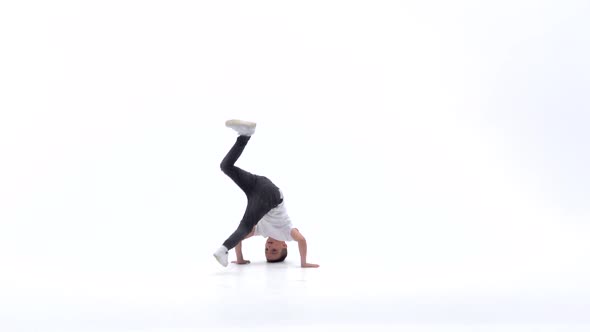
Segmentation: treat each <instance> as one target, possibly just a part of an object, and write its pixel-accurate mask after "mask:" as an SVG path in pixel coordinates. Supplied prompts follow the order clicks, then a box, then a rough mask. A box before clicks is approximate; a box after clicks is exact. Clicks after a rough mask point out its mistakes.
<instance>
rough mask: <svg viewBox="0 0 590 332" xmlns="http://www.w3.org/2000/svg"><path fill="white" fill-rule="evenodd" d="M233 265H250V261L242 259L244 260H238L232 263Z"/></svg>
mask: <svg viewBox="0 0 590 332" xmlns="http://www.w3.org/2000/svg"><path fill="white" fill-rule="evenodd" d="M232 263H234V264H239V265H242V264H250V261H247V260H245V259H242V260H238V261H232Z"/></svg>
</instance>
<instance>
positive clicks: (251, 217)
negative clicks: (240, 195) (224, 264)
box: [223, 195, 272, 250]
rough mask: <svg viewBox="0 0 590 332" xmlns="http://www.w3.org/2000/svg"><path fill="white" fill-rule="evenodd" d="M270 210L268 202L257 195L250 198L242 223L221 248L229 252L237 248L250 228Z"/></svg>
mask: <svg viewBox="0 0 590 332" xmlns="http://www.w3.org/2000/svg"><path fill="white" fill-rule="evenodd" d="M271 209H272V207H271V206H270V205H269V202H268V200H266V199H262V198H260V197H258V196H257V195H254V196H252V197H250V198H249V199H248V206H247V207H246V211H245V212H244V216H243V217H242V221H240V225H239V226H238V228H237V229H236V230H235V231H234V232H233V234H232V235H230V236H229V237H228V238H227V240H225V242H223V246H224V247H226V248H227V250H231V249H232V248H234V247H235V246H237V245H238V243H240V241H242V240H243V239H244V238H246V236H247V235H248V233H250V232H251V231H252V228H254V226H256V224H257V223H258V221H260V219H262V217H264V215H265V214H267V213H268V211H270V210H271Z"/></svg>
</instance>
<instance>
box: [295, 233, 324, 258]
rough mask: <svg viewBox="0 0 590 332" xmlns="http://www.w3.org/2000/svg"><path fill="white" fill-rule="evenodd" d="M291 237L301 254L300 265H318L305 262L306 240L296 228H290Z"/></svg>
mask: <svg viewBox="0 0 590 332" xmlns="http://www.w3.org/2000/svg"><path fill="white" fill-rule="evenodd" d="M291 237H292V238H293V240H295V241H297V244H298V245H299V255H301V267H320V266H319V265H318V264H311V263H308V262H307V241H306V240H305V238H304V237H303V235H301V233H299V230H298V229H297V228H293V229H292V230H291Z"/></svg>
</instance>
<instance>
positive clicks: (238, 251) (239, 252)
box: [232, 228, 254, 264]
mask: <svg viewBox="0 0 590 332" xmlns="http://www.w3.org/2000/svg"><path fill="white" fill-rule="evenodd" d="M253 235H254V228H252V231H251V232H250V233H248V235H246V237H245V238H244V240H245V239H247V238H249V237H251V236H253ZM236 259H237V260H235V261H232V263H235V264H249V263H250V261H248V260H245V259H244V255H242V241H240V243H238V245H237V246H236Z"/></svg>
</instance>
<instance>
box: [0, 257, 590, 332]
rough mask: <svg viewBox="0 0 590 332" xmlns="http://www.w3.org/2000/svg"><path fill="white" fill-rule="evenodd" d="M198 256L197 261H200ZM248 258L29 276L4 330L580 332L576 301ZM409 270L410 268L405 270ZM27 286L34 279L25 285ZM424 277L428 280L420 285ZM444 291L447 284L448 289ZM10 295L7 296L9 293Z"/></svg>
mask: <svg viewBox="0 0 590 332" xmlns="http://www.w3.org/2000/svg"><path fill="white" fill-rule="evenodd" d="M203 258H204V257H203ZM398 272H399V271H397V272H396V271H394V270H391V269H390V270H387V269H384V268H381V269H380V268H375V267H358V266H357V267H355V266H354V265H353V264H351V265H348V266H347V265H345V264H338V265H336V266H334V265H331V264H330V263H326V264H323V266H322V267H321V268H319V269H301V268H299V267H298V266H297V265H296V264H295V263H294V261H293V260H291V261H289V262H287V263H283V264H267V263H264V262H262V261H255V262H253V263H252V264H249V265H245V266H236V265H231V266H230V267H228V268H227V269H223V268H221V267H220V266H217V263H216V262H215V261H214V260H213V259H212V258H211V260H210V261H205V260H203V261H202V264H201V265H195V266H193V267H188V268H187V269H186V270H184V271H182V270H170V271H158V270H156V269H154V270H152V271H148V270H145V271H144V272H143V273H138V272H137V271H135V272H129V271H128V272H127V273H126V272H124V271H121V273H120V274H117V273H114V272H112V271H111V272H105V273H102V274H101V272H100V271H92V270H88V271H85V272H81V271H78V272H77V274H75V275H70V277H65V278H64V276H63V275H62V276H60V275H59V273H55V272H54V273H53V275H52V273H51V272H50V273H47V275H45V276H43V275H37V276H29V278H30V279H29V281H28V282H29V286H34V285H36V287H37V289H35V288H30V289H28V290H25V289H22V288H23V287H25V286H26V283H27V280H26V279H25V280H20V281H17V282H16V284H17V285H20V289H19V287H16V288H13V289H10V290H8V291H7V292H5V296H3V297H2V299H1V300H0V308H1V309H2V310H1V311H0V327H1V328H2V331H116V332H118V331H150V332H151V331H183V332H184V331H194V330H201V329H214V330H219V331H273V330H276V328H280V329H281V330H284V331H300V330H308V329H309V328H312V329H313V330H323V331H358V330H360V329H370V330H371V331H393V330H399V331H416V332H418V331H419V332H423V331H519V332H522V331H588V330H589V329H590V319H589V318H588V315H587V313H588V309H589V308H590V301H589V297H588V296H584V294H578V295H576V294H569V295H568V294H549V293H547V294H543V293H542V292H538V293H529V294H526V292H525V291H520V292H512V293H507V292H504V294H503V293H502V292H501V291H498V292H497V293H496V294H494V293H493V292H491V291H486V290H485V289H480V290H474V289H469V288H467V289H454V290H453V289H451V288H448V287H447V288H446V289H445V287H443V284H441V283H440V282H438V283H437V281H436V280H438V276H437V275H435V274H433V275H430V276H428V277H427V278H423V279H421V280H419V279H414V280H413V281H409V280H408V279H405V280H404V278H408V277H409V275H404V274H403V272H401V273H400V274H399V275H397V273H398ZM408 273H411V271H408ZM32 280H36V281H35V283H32V282H31V281H32ZM427 280H430V282H427ZM448 285H449V284H447V286H448ZM11 292H12V293H11Z"/></svg>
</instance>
